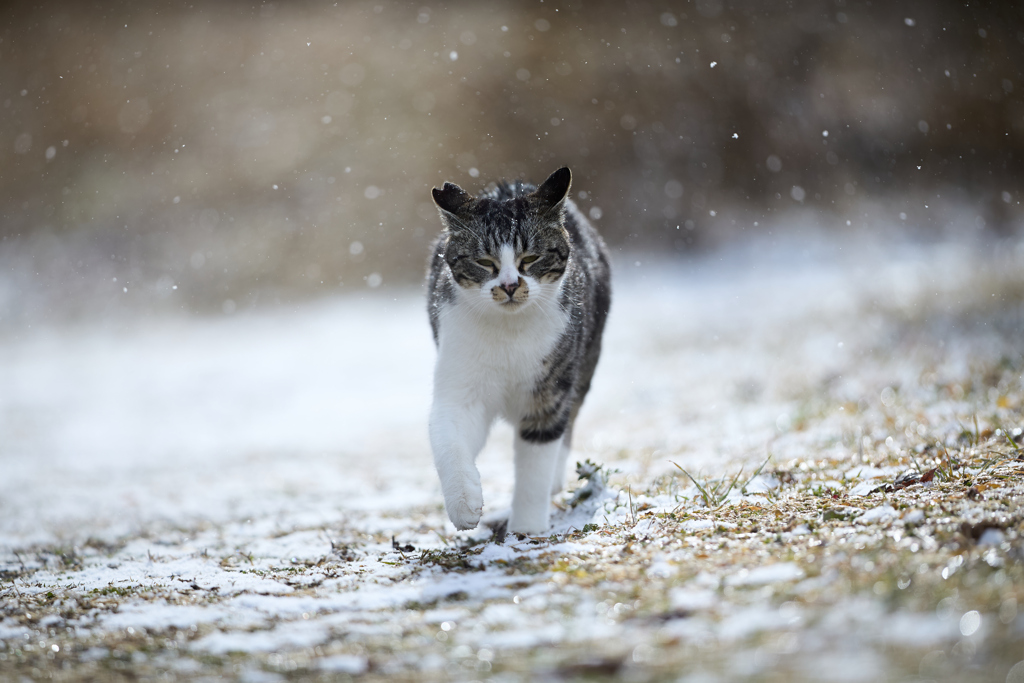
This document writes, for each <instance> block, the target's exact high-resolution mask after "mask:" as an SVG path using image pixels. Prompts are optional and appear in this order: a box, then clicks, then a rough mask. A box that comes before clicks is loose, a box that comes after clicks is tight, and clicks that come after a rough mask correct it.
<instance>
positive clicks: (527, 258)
mask: <svg viewBox="0 0 1024 683" xmlns="http://www.w3.org/2000/svg"><path fill="white" fill-rule="evenodd" d="M539 258H540V256H524V257H523V259H522V260H521V261H520V263H522V264H523V265H526V264H527V263H533V262H534V261H536V260H537V259H539Z"/></svg>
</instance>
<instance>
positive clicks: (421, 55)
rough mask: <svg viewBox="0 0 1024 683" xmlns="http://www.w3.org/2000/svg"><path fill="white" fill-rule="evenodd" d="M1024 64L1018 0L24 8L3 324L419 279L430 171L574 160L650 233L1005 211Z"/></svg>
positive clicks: (1013, 226)
mask: <svg viewBox="0 0 1024 683" xmlns="http://www.w3.org/2000/svg"><path fill="white" fill-rule="evenodd" d="M1022 70H1024V4H1022V3H1005V2H991V3H975V2H971V3H969V4H966V3H963V2H953V1H951V0H928V1H920V2H901V3H889V2H853V1H847V0H838V1H837V0H829V1H822V2H755V1H753V0H751V1H748V2H731V1H727V0H699V1H694V2H660V3H657V2H605V3H597V2H580V1H576V2H557V1H552V0H546V1H544V2H502V3H498V2H465V3H423V4H421V3H419V2H417V3H404V2H388V1H385V0H377V1H375V2H374V1H371V2H338V3H332V2H287V3H285V2H282V3H276V4H274V3H248V2H208V3H202V2H191V3H189V2H148V3H131V2H120V3H118V2H102V3H96V2H63V3H61V2H49V3H36V4H34V5H30V4H23V5H17V4H16V5H13V6H10V7H9V8H8V11H7V12H6V15H5V17H4V18H3V19H0V102H2V108H0V219H2V222H0V240H2V241H0V320H2V319H7V320H10V319H11V318H12V316H14V317H16V314H17V311H18V309H19V307H21V306H25V305H28V304H27V303H26V302H28V301H30V300H32V298H33V297H50V298H49V299H47V301H49V302H50V303H49V304H48V305H58V306H59V304H55V303H53V302H54V301H57V299H55V298H54V297H53V296H51V295H52V294H53V292H67V293H75V292H77V293H78V294H79V295H81V294H82V293H86V294H88V295H89V296H91V297H93V298H95V299H96V300H98V301H109V302H111V305H120V304H119V303H116V302H122V301H135V302H137V303H143V304H147V305H148V304H150V303H151V304H152V305H154V306H158V307H160V306H162V307H167V306H170V307H173V308H177V307H183V308H188V309H191V308H206V307H210V306H215V307H223V308H224V310H234V309H236V308H238V307H245V306H251V305H258V304H259V302H261V301H267V300H275V299H279V298H280V297H292V296H297V295H306V294H310V293H316V292H325V293H326V292H330V291H338V289H339V288H341V289H351V288H354V287H365V286H367V284H369V285H370V286H376V285H377V284H379V283H381V282H384V283H389V282H395V281H405V282H411V281H415V280H417V279H419V278H420V277H421V275H422V271H423V267H424V254H425V250H426V247H427V244H428V242H429V240H430V239H431V237H432V235H433V234H434V233H435V232H436V230H437V227H438V222H437V219H436V216H435V212H434V209H433V207H432V205H431V204H430V201H429V189H430V188H431V187H432V186H435V185H438V184H440V183H441V182H443V181H445V180H452V181H455V182H457V183H459V184H460V185H463V186H464V187H465V188H466V189H468V190H470V191H477V190H479V189H481V188H482V187H483V186H485V185H486V184H487V183H488V182H490V181H493V180H496V179H499V178H512V177H524V178H526V179H535V180H541V179H543V178H544V177H545V176H546V175H547V174H548V173H549V172H550V171H552V170H554V169H555V168H557V167H558V166H561V165H569V166H570V167H571V168H572V169H573V172H574V184H573V189H574V192H575V194H576V197H577V201H578V203H579V204H580V205H581V206H582V207H583V208H584V210H585V211H588V212H589V213H590V214H591V215H592V216H594V217H595V222H596V224H597V225H598V226H599V228H600V229H601V231H602V232H603V233H604V234H605V236H606V237H607V239H608V241H609V242H611V243H612V244H615V245H626V246H628V247H630V248H655V249H659V250H672V251H686V250H689V249H694V248H701V247H702V246H707V245H715V244H720V243H722V242H725V241H729V240H735V239H743V238H746V237H750V236H751V235H754V234H757V232H758V231H759V230H765V229H768V227H766V226H774V227H775V228H776V229H777V228H778V225H779V222H780V221H785V220H786V217H788V216H790V215H791V214H792V213H793V212H794V211H799V210H802V211H804V212H805V214H806V215H810V216H813V217H814V221H816V222H817V223H818V224H819V225H820V226H821V227H822V229H825V230H837V229H839V230H841V229H847V228H846V226H847V220H849V217H854V218H856V219H857V220H850V223H849V225H850V226H852V227H850V228H849V229H855V228H856V224H858V223H860V224H863V223H864V215H865V211H864V207H866V206H870V207H873V209H872V210H873V211H874V213H870V216H871V217H872V220H875V221H880V222H883V223H884V222H886V221H889V222H891V224H892V226H894V227H893V229H895V230H904V231H907V232H908V233H912V234H915V235H925V236H927V235H929V234H932V235H939V236H948V235H950V234H957V233H961V232H972V233H973V232H977V233H979V234H988V235H1005V234H1008V233H1011V232H1014V231H1015V230H1018V229H1019V228H1018V226H1019V221H1020V204H1019V202H1020V199H1021V196H1020V189H1019V187H1020V179H1021V177H1022V170H1024V164H1022V160H1024V98H1022V90H1024V72H1022ZM964 207H966V208H964ZM114 278H117V280H116V282H115V281H114ZM126 289H127V290H128V291H124V290H126ZM68 302H69V303H68V304H67V307H68V308H69V309H73V308H74V307H75V306H76V305H77V303H75V302H76V299H75V298H74V297H70V298H69V299H68Z"/></svg>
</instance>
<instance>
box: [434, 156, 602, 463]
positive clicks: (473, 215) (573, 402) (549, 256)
mask: <svg viewBox="0 0 1024 683" xmlns="http://www.w3.org/2000/svg"><path fill="white" fill-rule="evenodd" d="M570 179H571V175H570V173H569V169H567V168H563V169H559V170H558V171H556V172H555V173H553V174H552V175H551V177H549V178H548V180H547V181H545V182H544V183H543V184H542V185H541V186H540V187H536V186H534V185H530V184H525V183H522V182H518V181H517V182H515V183H508V182H502V183H501V184H499V185H498V187H497V188H496V189H494V190H491V191H489V192H485V193H483V194H481V195H480V196H478V197H472V196H470V195H469V194H467V193H466V192H465V191H464V190H462V188H460V187H458V186H457V185H454V184H452V183H445V185H444V187H443V188H442V189H435V190H434V200H435V202H436V203H437V205H438V207H439V209H440V210H441V211H440V213H441V218H442V222H443V223H444V226H445V230H444V232H443V233H442V234H441V235H440V236H439V237H438V238H437V240H436V241H435V242H434V244H433V248H432V252H431V259H430V266H429V273H428V306H427V309H428V312H429V315H430V325H431V328H432V330H433V334H434V341H435V343H436V342H437V341H438V336H439V326H440V325H441V312H442V311H443V310H444V309H445V307H447V306H453V305H456V301H457V300H456V296H455V295H456V289H455V288H456V287H462V288H465V289H473V288H479V287H480V286H481V285H482V284H483V283H484V282H486V281H487V280H489V279H491V278H493V277H494V271H493V270H491V269H488V268H486V267H484V266H482V265H480V264H478V263H477V261H478V260H480V259H488V258H494V257H495V256H497V255H498V253H499V250H500V248H501V246H502V245H505V244H510V245H512V246H513V247H514V249H515V252H516V255H517V257H518V255H520V254H522V253H524V252H529V253H531V254H535V255H538V258H537V260H536V261H534V262H533V263H530V264H528V265H523V266H521V268H520V272H521V273H529V275H531V276H532V277H534V278H536V279H537V280H538V281H540V282H556V281H558V280H561V289H560V292H559V299H558V301H559V306H560V307H561V309H562V311H563V312H564V313H565V314H566V318H567V320H568V323H567V326H566V328H565V331H564V333H563V334H562V335H561V338H560V339H559V340H558V342H557V343H556V344H555V346H554V348H553V349H552V351H551V352H550V354H549V355H548V356H547V357H546V358H545V359H544V361H543V364H542V368H541V375H540V377H539V378H538V380H537V382H536V385H535V386H534V389H533V393H532V399H531V401H530V405H529V407H528V410H527V411H526V412H525V414H524V415H522V417H521V420H520V422H519V425H518V430H519V433H520V435H521V436H522V438H523V439H524V440H526V441H530V442H534V443H547V442H551V441H554V440H556V439H559V438H563V439H564V442H565V445H566V448H568V447H569V445H570V442H571V438H572V426H573V423H574V421H575V419H576V415H577V414H578V412H579V409H580V406H581V405H582V403H583V399H584V397H585V396H586V395H587V391H588V390H589V389H590V383H591V379H592V377H593V375H594V369H595V368H596V366H597V361H598V357H599V355H600V353H601V334H602V331H603V330H604V324H605V320H606V319H607V317H608V309H609V306H610V303H611V285H610V271H609V265H608V254H607V249H606V247H605V244H604V242H603V240H602V239H601V237H600V235H599V234H598V233H597V231H596V230H595V229H594V227H593V226H592V225H591V224H590V223H589V221H587V219H586V218H585V217H584V215H583V214H582V212H580V210H579V209H578V208H577V207H576V205H575V204H574V203H573V202H572V201H571V200H570V199H568V198H567V196H566V194H567V192H568V189H569V183H570Z"/></svg>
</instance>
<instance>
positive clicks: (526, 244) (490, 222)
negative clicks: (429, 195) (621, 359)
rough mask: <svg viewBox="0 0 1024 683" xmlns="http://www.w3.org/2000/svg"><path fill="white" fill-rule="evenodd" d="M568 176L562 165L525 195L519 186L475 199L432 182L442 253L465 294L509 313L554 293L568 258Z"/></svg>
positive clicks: (457, 189)
mask: <svg viewBox="0 0 1024 683" xmlns="http://www.w3.org/2000/svg"><path fill="white" fill-rule="evenodd" d="M571 182H572V174H571V173H570V172H569V169H568V168H560V169H558V170H557V171H555V172H554V173H552V174H551V176H550V177H548V179H547V180H545V181H544V183H543V184H542V185H541V186H540V187H538V188H537V189H536V190H533V191H532V192H528V193H523V192H521V191H518V190H519V189H520V188H519V186H517V187H516V188H510V190H511V191H508V192H498V193H494V194H492V195H483V196H481V197H472V196H470V195H469V194H468V193H466V192H465V190H463V189H462V188H461V187H459V186H458V185H455V184H453V183H445V184H444V187H443V188H441V189H437V188H434V190H433V197H434V203H435V204H437V208H438V209H439V210H440V213H441V222H442V223H443V224H444V227H445V234H446V241H445V251H444V258H445V261H446V262H447V263H448V267H449V268H450V269H451V271H452V276H453V277H454V279H455V282H456V283H457V284H458V285H459V288H460V289H461V290H462V292H463V294H466V295H469V298H470V300H472V301H474V302H475V303H476V305H479V306H487V307H493V308H497V309H500V310H502V311H506V312H509V313H513V312H518V311H521V310H524V309H525V308H526V307H528V306H530V304H531V303H533V302H535V301H537V300H539V299H541V298H550V297H553V296H554V295H555V293H556V292H557V290H558V284H559V281H560V280H561V278H562V275H563V274H564V273H565V268H566V264H567V263H568V261H569V252H570V242H569V235H568V233H567V232H566V230H565V225H564V219H565V199H566V197H567V196H568V194H569V185H570V184H571Z"/></svg>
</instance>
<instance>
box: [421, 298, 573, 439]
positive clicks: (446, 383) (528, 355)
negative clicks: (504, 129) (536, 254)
mask: <svg viewBox="0 0 1024 683" xmlns="http://www.w3.org/2000/svg"><path fill="white" fill-rule="evenodd" d="M467 303H468V302H459V303H455V304H454V305H451V306H450V307H449V308H448V309H447V310H445V311H444V312H442V314H441V317H440V323H441V324H440V334H439V338H438V357H437V366H436V369H435V373H434V392H435V399H437V398H440V396H441V395H447V396H449V397H451V398H453V399H455V400H456V401H457V402H458V403H461V404H463V405H465V403H466V402H467V401H468V402H474V403H475V402H479V404H481V407H483V408H484V411H485V413H487V414H488V415H487V419H488V422H489V421H490V420H493V419H494V418H495V417H497V416H502V417H505V418H506V419H509V420H510V421H513V422H514V421H515V420H516V419H518V418H519V417H522V415H521V414H517V413H519V412H520V411H521V410H522V408H523V407H524V406H523V402H524V401H525V399H526V398H527V397H528V395H529V392H530V391H532V389H533V386H534V384H535V383H536V381H537V379H538V378H539V376H540V373H541V370H542V365H543V361H544V358H545V357H546V356H548V354H550V353H551V351H552V349H553V348H554V346H555V344H556V343H557V342H558V339H559V337H560V336H561V335H562V333H563V332H564V330H565V326H566V317H565V314H564V313H563V312H562V311H561V309H560V308H559V306H558V303H557V300H555V298H554V297H552V298H551V299H549V300H546V301H537V302H536V303H535V304H534V305H533V306H531V307H530V308H529V309H528V310H525V311H522V312H521V313H518V314H513V315H509V314H506V313H504V312H502V311H499V310H493V311H491V310H486V309H485V310H480V309H479V308H478V307H474V306H468V305H466V304H467ZM460 304H461V305H460Z"/></svg>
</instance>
